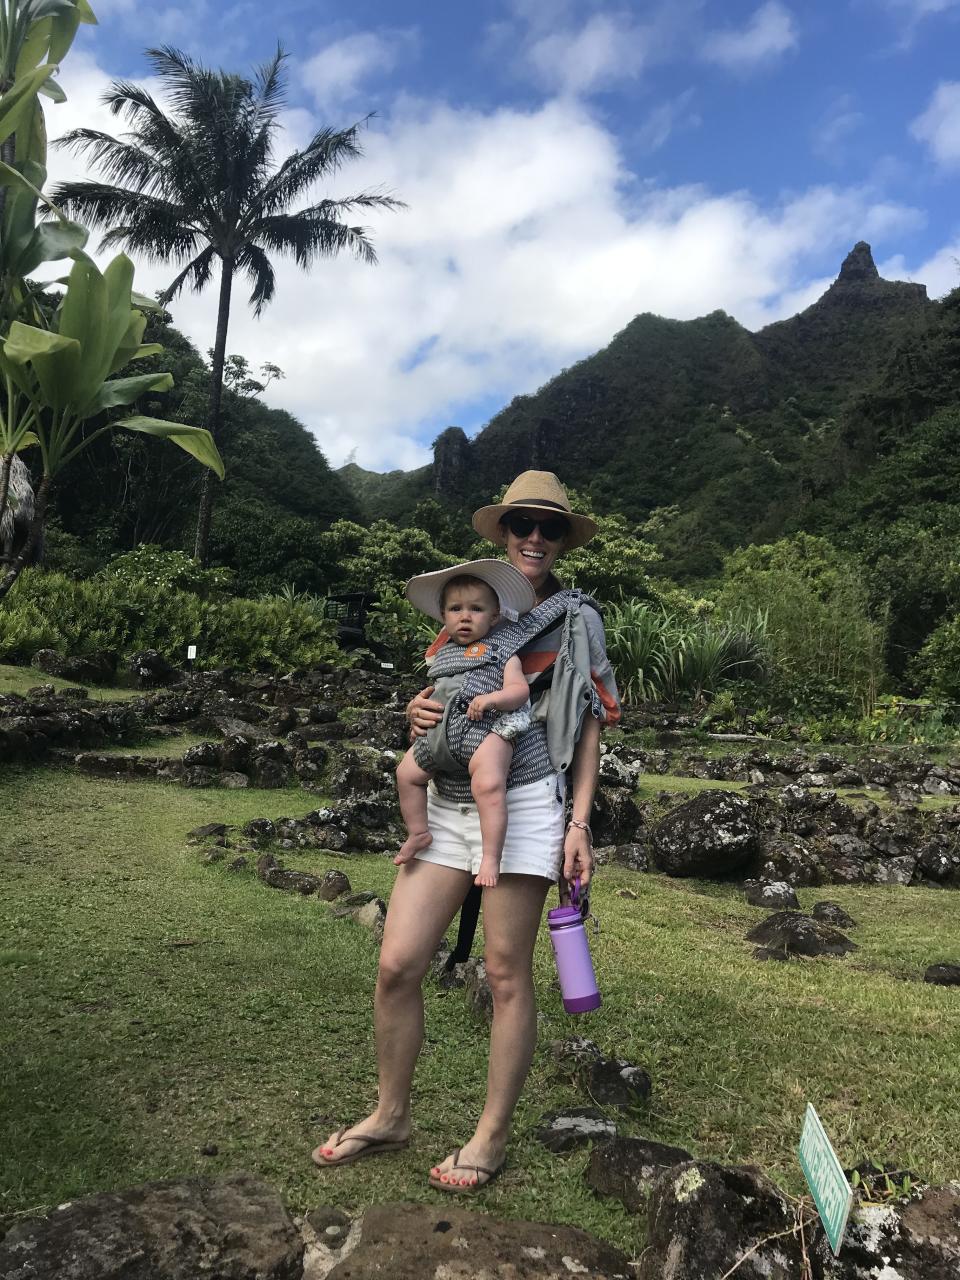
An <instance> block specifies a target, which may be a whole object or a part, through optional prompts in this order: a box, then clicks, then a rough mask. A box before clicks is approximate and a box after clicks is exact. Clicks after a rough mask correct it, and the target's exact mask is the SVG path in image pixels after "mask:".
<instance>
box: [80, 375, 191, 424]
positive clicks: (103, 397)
mask: <svg viewBox="0 0 960 1280" xmlns="http://www.w3.org/2000/svg"><path fill="white" fill-rule="evenodd" d="M172 386H173V375H172V374H170V373H142V374H140V375H139V376H138V377H133V378H113V379H111V381H110V382H105V383H104V384H103V386H102V387H101V388H100V390H99V391H98V392H97V394H96V395H95V396H94V398H93V400H92V401H91V402H90V404H89V405H88V406H87V407H86V408H85V409H84V411H83V416H84V417H85V418H92V417H93V416H94V414H97V413H103V411H104V410H105V409H115V408H117V407H119V406H120V405H124V404H133V402H134V400H138V399H139V398H140V396H142V395H146V393H147V392H148V391H169V390H170V388H171V387H172Z"/></svg>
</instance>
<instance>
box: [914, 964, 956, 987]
mask: <svg viewBox="0 0 960 1280" xmlns="http://www.w3.org/2000/svg"><path fill="white" fill-rule="evenodd" d="M923 980H924V982H932V983H934V984H935V985H936V986H938V987H960V964H932V965H930V967H929V968H928V969H927V971H926V973H924V975H923Z"/></svg>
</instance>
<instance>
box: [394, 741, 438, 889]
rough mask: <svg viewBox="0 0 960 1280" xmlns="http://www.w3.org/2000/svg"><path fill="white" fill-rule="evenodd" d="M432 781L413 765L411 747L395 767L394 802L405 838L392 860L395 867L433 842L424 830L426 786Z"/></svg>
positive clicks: (425, 773)
mask: <svg viewBox="0 0 960 1280" xmlns="http://www.w3.org/2000/svg"><path fill="white" fill-rule="evenodd" d="M432 777H433V775H432V774H430V773H427V771H426V769H421V768H420V766H419V765H418V764H417V762H416V760H415V759H414V756H413V748H412V747H411V748H410V750H409V751H408V752H407V754H406V755H405V756H404V757H403V759H402V760H401V761H400V763H399V765H398V766H397V799H398V800H399V801H400V816H401V817H402V818H403V825H404V826H405V827H406V828H407V838H406V840H404V842H403V844H402V845H401V846H400V852H399V853H398V854H397V856H396V857H395V858H394V860H393V861H394V863H395V864H396V866H398V867H402V866H403V864H404V863H405V862H409V861H410V860H411V859H412V858H415V857H416V856H417V854H418V853H419V852H420V851H421V849H426V848H427V847H428V846H429V845H430V843H431V842H432V840H433V836H431V834H430V832H429V830H428V829H427V786H428V785H429V782H430V779H431V778H432Z"/></svg>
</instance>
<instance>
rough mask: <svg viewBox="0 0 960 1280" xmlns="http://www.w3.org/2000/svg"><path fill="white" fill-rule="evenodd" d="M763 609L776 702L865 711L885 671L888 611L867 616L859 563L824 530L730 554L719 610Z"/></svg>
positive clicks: (822, 711) (821, 709)
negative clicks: (842, 551)
mask: <svg viewBox="0 0 960 1280" xmlns="http://www.w3.org/2000/svg"><path fill="white" fill-rule="evenodd" d="M744 610H749V611H751V612H754V613H756V612H762V613H763V614H764V615H765V616H766V619H767V634H768V636H769V641H770V650H771V654H772V658H773V661H774V664H775V668H776V676H775V686H776V702H777V704H778V705H781V706H790V705H793V706H795V707H799V708H803V709H807V710H811V711H814V712H815V713H817V714H824V715H829V714H832V713H833V712H835V711H841V710H842V711H846V712H847V713H848V714H850V713H854V714H862V713H863V712H868V711H869V709H870V708H871V707H872V706H873V703H874V701H875V699H876V696H877V693H878V690H879V687H880V685H881V683H882V680H883V676H884V667H883V649H884V637H885V629H886V620H885V618H879V619H878V618H876V617H872V616H871V614H870V610H869V607H868V597H867V590H866V587H865V585H864V582H863V580H862V576H861V573H860V570H859V567H858V566H857V565H856V563H855V562H853V561H851V560H848V559H846V558H845V557H843V556H841V554H840V553H839V552H837V551H836V550H835V549H834V548H833V547H832V546H831V544H830V543H829V542H827V541H826V540H825V539H823V538H812V537H809V536H808V535H806V534H798V535H796V537H794V538H785V539H782V540H781V541H780V542H776V543H772V544H770V545H766V546H751V547H747V548H745V549H744V550H742V551H737V552H735V553H734V554H733V555H732V556H730V557H728V559H727V561H726V565H725V568H724V584H723V588H722V591H721V594H720V599H719V601H718V612H720V613H724V612H726V613H728V614H736V613H742V612H743V611H744Z"/></svg>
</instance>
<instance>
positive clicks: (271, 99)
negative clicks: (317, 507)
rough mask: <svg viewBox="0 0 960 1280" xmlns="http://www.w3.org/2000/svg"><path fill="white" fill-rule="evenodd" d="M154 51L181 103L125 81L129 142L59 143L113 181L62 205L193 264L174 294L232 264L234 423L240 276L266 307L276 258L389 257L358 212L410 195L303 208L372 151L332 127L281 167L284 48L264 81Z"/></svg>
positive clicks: (119, 93)
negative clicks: (354, 216) (235, 299)
mask: <svg viewBox="0 0 960 1280" xmlns="http://www.w3.org/2000/svg"><path fill="white" fill-rule="evenodd" d="M147 57H148V59H149V61H150V63H151V64H152V66H153V69H154V71H155V73H156V75H157V76H158V78H159V79H160V80H161V81H162V83H163V90H164V95H165V99H166V102H167V103H168V104H169V111H165V110H163V109H162V108H161V106H160V105H158V103H157V102H156V101H155V100H154V98H153V97H151V95H150V94H149V93H147V91H146V90H145V89H142V88H139V87H138V86H137V85H134V84H130V83H128V82H126V81H115V82H114V83H113V85H112V86H111V87H110V89H109V90H108V91H107V93H106V94H105V95H104V101H105V103H106V104H107V106H109V108H110V110H111V111H112V112H113V114H114V115H117V116H123V117H125V118H126V120H127V121H128V122H129V123H130V125H131V131H130V132H129V133H126V134H123V135H122V136H121V137H120V138H113V137H111V136H110V135H109V134H106V133H100V132H98V131H97V130H94V129H74V130H73V131H72V132H70V133H68V134H66V135H65V136H64V137H63V138H60V139H59V140H58V145H60V146H66V147H70V148H72V149H73V150H74V151H75V152H78V153H81V154H85V155H87V156H89V157H90V159H91V160H92V162H93V163H94V165H96V166H98V167H99V168H100V170H101V171H102V172H103V174H104V176H105V178H106V179H107V181H104V182H67V183H63V184H61V185H60V186H59V187H58V188H57V189H56V191H55V192H54V193H53V197H52V198H53V200H54V201H55V202H56V203H58V204H59V205H60V206H61V207H62V208H63V209H64V210H69V211H70V213H71V215H72V216H74V217H76V218H78V219H80V220H81V221H84V222H86V223H87V224H89V225H90V226H93V227H96V228H105V229H106V232H107V234H106V235H105V236H104V238H103V246H104V247H117V246H119V247H122V248H125V249H128V250H129V251H130V252H131V253H134V254H140V255H142V256H144V257H146V258H148V259H150V260H152V261H161V262H172V263H174V264H175V265H176V266H178V267H180V268H181V269H180V271H179V272H178V274H177V275H176V277H175V278H174V280H173V281H172V282H171V284H170V285H169V286H168V287H167V288H166V289H165V290H164V292H163V294H162V295H161V299H160V301H161V302H162V303H167V302H169V301H170V300H171V299H173V298H175V297H176V296H177V295H178V294H179V293H180V291H181V290H182V289H183V287H184V285H187V284H189V285H190V286H191V288H192V289H193V290H195V291H197V292H199V291H200V290H201V289H203V288H204V287H205V286H206V285H207V284H208V283H209V282H210V279H211V277H212V275H213V272H214V269H215V267H216V264H217V262H218V261H219V266H220V304H219V310H218V312H217V336H216V342H215V344H214V348H213V367H212V377H211V386H210V403H209V410H208V416H207V427H208V429H209V431H210V433H211V434H212V435H213V437H214V439H216V436H217V429H218V427H219V423H220V400H221V395H222V391H223V365H224V357H225V353H226V345H227V328H228V325H229V321H230V298H231V292H232V289H233V281H234V276H235V275H237V274H238V273H241V274H242V275H245V276H246V277H247V278H248V280H249V281H250V282H251V283H252V286H253V288H252V291H251V294H250V304H251V306H252V307H253V312H254V315H259V314H260V312H261V311H262V309H263V308H264V307H265V306H266V304H267V303H268V302H269V301H270V300H271V298H272V297H273V294H274V287H275V279H274V272H273V266H272V265H271V261H270V256H269V255H270V254H273V253H277V254H289V255H291V256H292V257H293V258H294V260H295V261H296V263H297V265H298V266H300V267H302V268H303V269H304V270H306V269H307V268H308V267H310V266H311V265H312V264H313V262H314V261H315V260H316V259H317V258H322V257H332V256H334V255H336V254H338V253H339V252H340V251H341V250H344V249H349V250H351V251H352V252H353V253H354V254H355V255H356V257H357V258H359V259H361V260H362V261H364V262H369V263H373V262H376V253H375V252H374V248H373V245H372V243H371V241H370V239H369V236H368V234H367V232H366V230H365V229H364V228H363V227H356V226H348V225H347V224H346V223H345V222H344V221H343V217H344V215H345V214H346V213H348V212H349V211H350V210H352V209H377V208H380V209H383V208H386V209H396V208H399V207H403V206H402V202H401V201H399V200H395V199H394V198H393V197H391V196H389V195H385V194H384V193H382V192H376V191H364V192H361V193H360V194H359V195H355V196H349V197H347V198H346V199H340V200H329V199H325V200H320V201H318V202H317V203H316V204H311V205H307V206H306V207H303V208H299V209H295V211H293V212H291V209H292V208H293V207H294V206H295V205H296V204H297V203H298V202H299V201H301V200H303V199H305V198H306V197H307V195H308V193H309V192H310V191H311V189H312V188H313V187H314V185H315V184H316V183H317V182H318V181H319V180H320V179H322V178H328V177H330V176H331V175H333V174H335V173H336V172H337V171H338V170H339V168H340V166H341V165H342V164H343V163H344V162H345V161H347V160H352V159H355V158H356V157H358V156H359V155H361V154H362V153H361V150H360V146H359V143H358V132H359V129H360V127H361V126H360V125H359V124H355V125H352V126H351V127H350V128H348V129H342V130H334V129H321V130H320V131H319V132H318V133H316V134H315V135H314V137H313V138H312V139H311V141H310V142H309V144H308V145H307V146H306V147H305V148H304V149H303V150H302V151H295V152H293V153H292V154H291V155H288V156H287V158H286V159H285V160H283V161H282V162H281V163H280V164H279V165H276V166H275V165H274V164H273V148H274V142H275V137H276V133H277V130H278V128H279V113H280V110H281V108H282V107H283V105H284V86H283V74H282V72H283V63H284V61H285V54H284V53H283V52H282V50H280V49H278V50H277V53H276V56H275V57H274V58H273V59H272V60H271V61H270V62H268V63H266V64H264V65H263V66H262V67H260V68H258V69H257V71H256V72H255V74H254V76H253V79H252V80H251V79H247V78H245V77H243V76H240V75H234V74H228V73H226V72H223V71H211V70H209V69H208V68H206V67H204V66H202V65H200V64H199V63H196V62H194V61H192V60H191V59H190V58H188V57H187V56H186V55H185V54H183V53H181V52H179V50H177V49H172V48H170V47H168V46H164V47H163V48H160V49H150V50H148V51H147ZM212 509H213V486H212V484H211V482H210V481H209V480H208V479H207V475H206V473H205V474H204V479H203V489H202V491H201V498H200V513H199V516H198V519H197V537H196V548H195V552H194V554H195V555H196V557H197V559H198V560H199V561H200V562H201V563H206V560H207V549H208V542H209V536H210V515H211V512H212Z"/></svg>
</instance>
